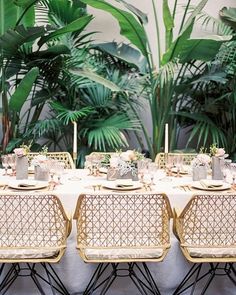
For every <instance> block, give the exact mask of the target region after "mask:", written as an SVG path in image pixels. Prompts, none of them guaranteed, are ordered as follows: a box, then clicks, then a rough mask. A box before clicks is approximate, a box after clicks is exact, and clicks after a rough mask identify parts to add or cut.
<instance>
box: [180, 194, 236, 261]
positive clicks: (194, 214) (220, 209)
mask: <svg viewBox="0 0 236 295" xmlns="http://www.w3.org/2000/svg"><path fill="white" fill-rule="evenodd" d="M175 223H176V232H177V234H178V237H179V239H180V244H181V248H182V250H183V252H184V255H185V256H186V258H187V259H188V260H190V261H193V262H206V261H216V262H219V261H223V262H228V261H231V262H232V261H236V226H235V224H236V195H229V194H227V195H224V194H215V195H212V194H210V195H205V194H199V195H195V196H193V198H192V199H191V200H190V201H189V203H188V204H187V205H186V207H185V208H184V210H183V211H182V212H181V214H180V215H179V216H178V217H177V218H176V222H175Z"/></svg>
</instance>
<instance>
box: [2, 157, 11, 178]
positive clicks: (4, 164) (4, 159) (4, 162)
mask: <svg viewBox="0 0 236 295" xmlns="http://www.w3.org/2000/svg"><path fill="white" fill-rule="evenodd" d="M1 159H2V166H3V168H4V169H5V173H4V174H3V175H7V170H8V166H9V163H8V155H2V156H1Z"/></svg>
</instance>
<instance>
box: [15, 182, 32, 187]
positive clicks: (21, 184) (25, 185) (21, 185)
mask: <svg viewBox="0 0 236 295" xmlns="http://www.w3.org/2000/svg"><path fill="white" fill-rule="evenodd" d="M18 187H35V184H33V183H32V184H29V183H19V184H18Z"/></svg>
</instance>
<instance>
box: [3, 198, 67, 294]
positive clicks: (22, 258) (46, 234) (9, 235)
mask: <svg viewBox="0 0 236 295" xmlns="http://www.w3.org/2000/svg"><path fill="white" fill-rule="evenodd" d="M0 228H1V230H0V263H1V264H2V265H1V268H0V278H1V280H0V294H2V295H3V294H5V293H6V292H7V291H8V289H9V287H10V286H11V285H12V284H13V283H14V281H15V280H16V279H17V277H19V276H30V277H31V278H32V280H33V282H34V283H35V285H36V286H37V288H38V290H39V292H40V294H43V295H45V294H46V293H45V291H44V290H43V287H44V286H43V285H42V283H43V284H44V285H45V283H47V284H48V285H49V286H50V288H51V290H52V293H53V294H58V293H56V291H58V292H59V293H60V294H65V295H69V292H68V291H67V289H66V288H65V286H64V285H63V283H62V281H61V280H60V278H59V276H58V275H57V274H56V272H55V270H54V268H53V267H52V265H51V263H56V262H59V261H60V259H61V258H62V256H63V254H64V252H65V249H66V239H67V236H68V235H69V233H70V229H71V220H69V218H68V217H67V215H66V213H65V211H64V209H63V207H62V204H61V202H60V200H59V199H58V197H56V196H55V195H52V194H30V193H20V194H19V193H7V194H6V193H5V194H1V195H0ZM37 268H38V269H37ZM38 270H39V271H38Z"/></svg>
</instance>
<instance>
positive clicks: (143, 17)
mask: <svg viewBox="0 0 236 295" xmlns="http://www.w3.org/2000/svg"><path fill="white" fill-rule="evenodd" d="M115 1H116V2H119V3H122V4H124V6H125V7H126V8H127V9H128V10H129V11H131V12H132V13H133V14H135V15H136V16H137V18H138V19H139V21H140V23H141V24H144V25H146V24H147V23H148V17H147V14H145V13H143V12H142V11H141V10H139V9H138V8H136V7H135V6H133V5H131V4H129V3H127V2H125V1H124V0H115Z"/></svg>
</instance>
